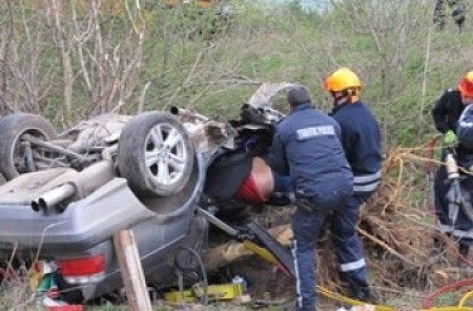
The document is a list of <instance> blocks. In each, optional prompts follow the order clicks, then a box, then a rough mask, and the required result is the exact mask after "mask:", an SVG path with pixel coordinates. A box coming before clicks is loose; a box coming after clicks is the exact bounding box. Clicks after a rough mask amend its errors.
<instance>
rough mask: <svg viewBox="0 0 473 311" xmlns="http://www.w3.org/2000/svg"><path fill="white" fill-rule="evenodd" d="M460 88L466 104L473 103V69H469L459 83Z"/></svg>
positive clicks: (463, 101)
mask: <svg viewBox="0 0 473 311" xmlns="http://www.w3.org/2000/svg"><path fill="white" fill-rule="evenodd" d="M458 90H459V91H460V94H461V97H462V103H463V104H464V105H469V104H473V71H469V72H468V73H467V74H466V75H465V76H463V77H462V78H461V80H460V82H459V83H458Z"/></svg>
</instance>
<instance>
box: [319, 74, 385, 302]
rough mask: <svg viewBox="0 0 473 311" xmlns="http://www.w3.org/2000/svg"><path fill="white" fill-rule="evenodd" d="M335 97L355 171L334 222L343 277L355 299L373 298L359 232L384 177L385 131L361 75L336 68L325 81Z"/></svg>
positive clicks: (336, 114) (335, 108)
mask: <svg viewBox="0 0 473 311" xmlns="http://www.w3.org/2000/svg"><path fill="white" fill-rule="evenodd" d="M324 87H325V89H326V90H327V91H329V92H330V94H331V95H332V98H333V111H332V116H333V118H334V119H335V120H336V121H337V122H338V123H339V124H340V127H341V130H342V140H341V142H342V146H343V149H344V150H345V155H346V157H347V160H348V163H349V164H350V166H351V168H352V170H353V195H352V196H351V197H350V198H349V199H348V201H347V202H346V206H345V209H344V214H343V215H342V216H341V217H340V219H339V221H338V222H335V224H334V229H333V231H334V232H339V233H338V234H337V235H336V236H335V239H334V241H335V245H334V247H335V248H337V249H339V251H338V252H337V254H338V261H339V263H340V274H341V279H342V280H343V281H345V282H346V283H348V285H349V293H348V295H349V296H351V297H352V298H355V299H358V300H362V301H368V302H369V301H370V300H372V299H373V297H372V293H371V290H370V287H369V284H368V281H367V267H366V261H365V258H364V251H363V245H362V243H361V240H360V238H359V236H358V233H357V231H356V226H357V224H358V221H359V214H360V207H361V205H362V204H363V203H365V202H366V200H367V199H368V198H369V197H370V196H371V195H372V194H373V193H374V192H375V191H376V189H377V187H378V184H379V182H380V179H381V168H382V154H381V134H380V130H379V126H378V122H377V120H376V118H375V116H374V115H373V113H372V112H371V111H370V109H369V108H368V107H367V106H366V105H365V103H363V102H362V101H361V100H360V91H361V88H362V84H361V81H360V79H359V77H358V76H357V75H356V74H355V73H354V72H353V71H352V70H350V69H348V68H345V67H343V68H339V69H337V70H336V71H334V72H333V73H332V74H331V75H330V76H329V77H328V78H327V79H326V80H325V83H324Z"/></svg>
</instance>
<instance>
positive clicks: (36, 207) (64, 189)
mask: <svg viewBox="0 0 473 311" xmlns="http://www.w3.org/2000/svg"><path fill="white" fill-rule="evenodd" d="M76 192H77V188H76V187H75V186H74V184H72V183H67V184H64V185H61V186H59V187H57V188H54V189H53V190H51V191H49V192H46V193H45V194H44V195H43V196H41V197H39V198H36V199H34V200H33V201H32V202H31V208H32V209H33V211H35V212H39V211H43V212H47V211H49V210H50V209H51V207H53V206H55V205H56V204H58V203H60V202H62V201H64V200H66V199H68V198H70V197H72V196H73V195H74V194H76Z"/></svg>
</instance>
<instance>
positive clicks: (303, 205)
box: [268, 85, 353, 311]
mask: <svg viewBox="0 0 473 311" xmlns="http://www.w3.org/2000/svg"><path fill="white" fill-rule="evenodd" d="M287 101H288V103H289V105H290V109H291V113H290V114H289V115H288V116H286V117H285V119H284V120H283V121H282V122H280V123H279V124H278V125H277V128H276V135H275V137H274V139H273V144H272V146H271V152H270V156H269V159H268V163H269V165H270V166H271V167H272V168H273V169H274V170H276V171H277V172H279V173H281V174H289V176H290V179H291V183H292V187H293V189H294V190H295V196H296V201H295V206H296V210H295V212H294V214H293V215H292V221H291V224H292V231H293V234H294V239H293V243H292V244H293V245H292V254H293V256H294V264H295V268H296V269H295V270H296V275H295V279H296V283H297V284H296V291H297V305H296V306H294V308H291V309H295V310H297V311H314V310H315V309H316V305H317V294H316V291H315V287H316V284H317V275H316V270H317V268H316V266H317V261H316V252H315V249H316V247H317V239H318V238H319V237H320V234H321V232H322V231H323V227H324V223H325V221H326V219H328V217H329V215H331V214H332V213H335V212H336V211H338V210H340V209H343V207H344V204H345V202H346V200H347V199H348V198H349V197H350V196H351V194H352V193H353V174H352V172H351V168H350V165H349V164H348V161H347V159H346V157H345V153H344V152H343V147H342V145H341V143H340V140H339V139H340V137H341V130H340V125H339V124H338V123H337V122H336V121H335V120H334V119H333V118H331V117H329V116H328V115H326V114H324V113H322V112H321V111H319V110H317V109H316V108H315V107H314V106H313V105H312V99H311V96H310V92H309V90H308V89H307V88H306V87H304V86H302V85H295V86H293V87H291V89H290V90H289V91H288V94H287Z"/></svg>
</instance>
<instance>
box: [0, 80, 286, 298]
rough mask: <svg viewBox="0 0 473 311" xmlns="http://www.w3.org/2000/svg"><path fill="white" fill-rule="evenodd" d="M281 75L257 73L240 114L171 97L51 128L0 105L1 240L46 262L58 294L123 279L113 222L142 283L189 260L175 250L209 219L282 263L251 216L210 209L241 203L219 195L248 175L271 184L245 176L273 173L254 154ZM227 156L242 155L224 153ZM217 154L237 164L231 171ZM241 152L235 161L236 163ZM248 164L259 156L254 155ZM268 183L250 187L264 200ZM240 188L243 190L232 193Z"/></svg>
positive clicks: (196, 247)
mask: <svg viewBox="0 0 473 311" xmlns="http://www.w3.org/2000/svg"><path fill="white" fill-rule="evenodd" d="M288 86H290V84H289V83H278V84H264V85H263V86H262V88H260V89H259V91H258V90H257V92H256V94H255V95H254V96H253V97H252V98H257V99H258V100H255V99H252V100H250V101H249V102H248V103H246V104H245V105H243V106H242V109H241V117H240V119H238V120H230V121H231V122H230V121H226V120H222V119H219V118H209V117H206V116H203V115H201V114H199V113H197V112H196V111H192V110H189V109H183V108H179V107H171V109H170V110H169V111H167V112H163V111H149V112H144V113H140V114H138V115H135V116H127V115H117V114H105V115H100V116H97V117H94V118H92V119H90V120H87V121H82V122H80V123H79V124H77V125H76V126H74V127H72V128H70V129H67V130H66V131H64V132H62V133H59V134H58V133H56V130H55V128H54V127H53V126H52V125H51V123H50V122H49V121H47V120H46V119H45V118H43V117H41V116H38V115H33V114H28V113H15V114H11V115H8V116H4V117H2V118H1V119H0V141H1V142H2V144H1V145H0V174H1V175H2V176H4V177H5V183H4V184H3V185H1V186H0V214H1V215H2V217H1V218H0V252H1V253H4V254H11V253H12V252H14V251H15V252H17V253H16V255H18V254H22V257H23V258H27V257H28V254H29V256H30V258H32V261H37V262H42V263H48V264H50V265H52V266H55V267H57V269H56V270H55V271H54V273H53V274H52V275H54V281H55V282H54V286H57V289H58V292H59V293H60V299H61V300H63V301H65V302H67V303H69V304H80V303H84V302H87V301H89V300H91V299H94V298H96V297H100V296H102V295H107V294H110V293H112V292H116V291H119V289H120V288H121V287H122V284H123V283H122V280H121V276H120V271H119V266H118V262H117V257H116V254H115V251H114V246H113V241H112V237H113V235H114V233H116V232H119V231H120V230H124V229H129V230H133V232H134V234H135V236H136V239H137V245H138V251H139V254H140V257H141V261H142V266H143V270H144V272H145V278H146V281H147V283H148V284H149V285H150V286H152V287H156V288H165V287H168V286H173V285H175V284H176V275H175V265H176V264H179V265H181V266H187V267H189V268H190V269H194V270H195V269H198V267H197V263H196V260H195V258H193V256H192V255H191V254H190V252H188V251H187V252H186V250H188V249H191V250H192V251H193V252H195V253H196V254H200V253H201V252H202V248H203V244H204V243H203V241H206V240H207V239H208V238H211V237H208V236H207V234H208V230H207V227H208V225H209V224H213V225H216V226H217V227H219V228H220V229H222V230H223V231H224V232H225V233H227V234H228V236H229V239H232V238H234V239H238V240H240V241H243V242H244V243H246V244H245V245H246V246H247V247H249V248H250V249H252V251H254V252H256V253H258V254H260V255H261V256H262V257H263V258H265V259H266V260H269V261H271V262H273V263H278V264H279V265H280V266H281V267H282V268H283V269H285V270H286V271H288V273H293V270H292V269H293V268H292V260H291V259H290V254H289V253H288V250H287V249H286V248H285V247H283V246H281V245H279V244H278V242H277V241H275V240H273V239H271V237H270V235H269V234H268V233H267V232H266V231H265V229H264V228H263V227H262V226H261V225H259V224H257V223H255V222H252V223H250V224H248V226H247V227H246V229H245V230H243V231H242V230H241V229H238V230H236V229H234V228H233V227H232V225H231V219H230V220H229V219H223V220H222V219H221V218H220V217H219V216H218V215H219V213H220V212H222V211H226V212H227V213H230V214H233V215H237V214H238V213H240V212H241V210H238V209H235V210H232V206H231V205H229V204H224V203H225V200H229V199H235V196H236V193H237V192H238V190H239V189H240V188H242V187H243V184H244V183H247V182H248V180H251V181H252V184H251V187H250V188H251V189H250V192H259V191H262V190H261V189H272V188H271V187H266V186H262V185H259V184H258V182H256V183H255V180H264V181H265V182H268V181H269V182H271V181H272V180H273V179H272V178H271V176H266V177H265V178H259V179H255V178H253V179H252V177H254V176H255V174H260V175H261V174H266V175H270V174H272V172H271V170H270V169H259V170H258V171H255V167H256V166H254V165H253V163H255V161H253V160H254V159H255V158H256V157H258V158H260V159H262V154H263V153H264V152H265V150H266V151H267V148H268V141H267V138H268V137H269V138H270V137H271V133H272V125H273V124H274V123H275V122H277V121H278V120H280V119H281V118H282V117H283V116H284V115H283V114H282V113H280V112H278V111H277V110H275V109H273V108H272V107H271V104H270V101H271V97H272V96H274V95H276V94H277V93H278V92H280V91H284V90H285V88H287V87H288ZM258 92H263V95H258ZM250 141H251V144H249V142H250ZM250 145H251V146H250ZM228 159H232V160H233V159H240V160H242V161H235V162H232V163H233V164H232V163H230V164H228V162H226V164H225V163H224V162H225V161H226V160H228ZM248 159H249V160H248ZM217 162H218V163H220V164H225V165H227V167H228V168H229V169H231V166H232V165H235V166H234V168H233V169H234V170H237V171H240V173H242V172H244V174H240V175H241V176H240V177H239V178H234V176H233V175H231V174H230V173H229V172H230V171H227V170H222V169H221V167H219V166H218V165H214V164H215V163H217ZM241 163H243V165H244V166H245V167H246V168H245V169H243V170H242V169H241V167H242V166H236V165H241ZM228 165H230V166H228ZM259 165H260V166H262V167H263V168H264V165H265V164H264V161H259ZM216 172H217V173H218V174H217V173H216ZM246 187H247V188H248V185H246ZM223 190H225V191H223ZM269 191H270V192H271V190H269ZM271 194H272V193H269V195H268V196H259V197H263V198H264V200H268V199H269V198H270V197H271ZM240 199H243V200H247V201H248V200H251V196H248V195H247V193H246V194H245V193H243V195H242V196H241V197H240V198H239V200H240ZM288 202H289V201H288ZM258 203H261V202H258ZM263 203H264V202H263ZM35 277H36V278H38V276H35ZM197 281H199V280H198V279H195V278H194V279H191V280H187V282H191V283H192V282H197ZM37 286H39V287H40V284H38V285H37Z"/></svg>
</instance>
